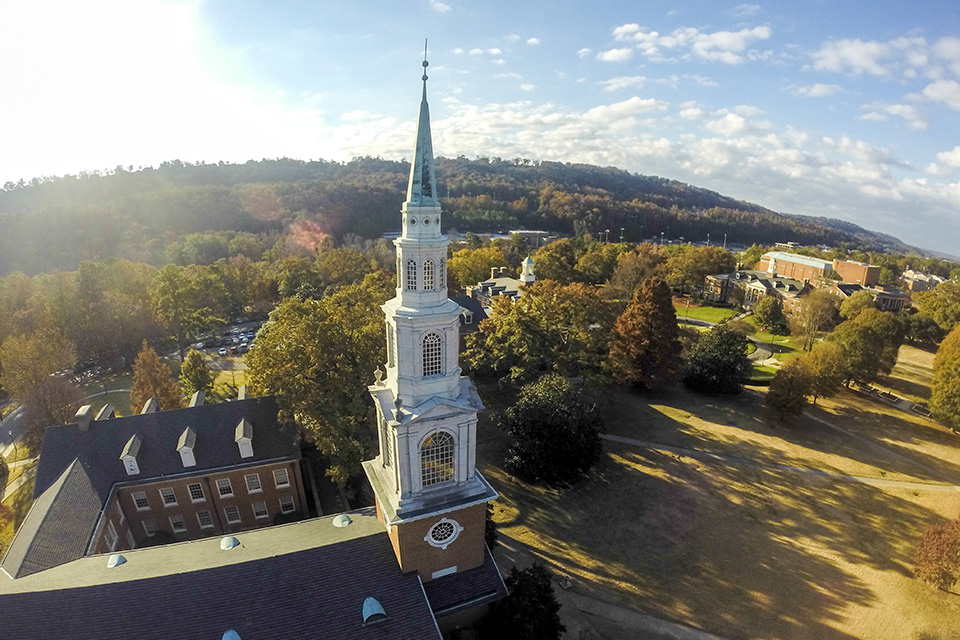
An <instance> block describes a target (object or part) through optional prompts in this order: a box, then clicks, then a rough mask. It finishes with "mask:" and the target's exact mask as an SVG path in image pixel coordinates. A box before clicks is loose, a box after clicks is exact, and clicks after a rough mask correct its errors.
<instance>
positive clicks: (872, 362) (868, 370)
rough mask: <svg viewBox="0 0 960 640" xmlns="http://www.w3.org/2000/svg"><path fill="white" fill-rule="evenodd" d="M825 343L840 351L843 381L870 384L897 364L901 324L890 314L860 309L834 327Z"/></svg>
mask: <svg viewBox="0 0 960 640" xmlns="http://www.w3.org/2000/svg"><path fill="white" fill-rule="evenodd" d="M829 341H830V342H833V343H835V344H836V345H837V346H838V347H839V348H840V354H841V356H842V357H843V361H844V367H845V369H846V379H848V380H853V381H855V382H857V383H858V384H870V383H872V382H876V380H877V378H878V377H879V376H880V375H886V374H888V373H890V372H891V371H893V367H894V366H895V365H896V364H897V355H898V354H899V351H900V345H901V344H902V343H903V325H901V324H900V322H899V321H898V320H897V318H896V316H894V315H893V314H892V313H888V312H886V311H880V310H878V309H864V310H863V311H861V312H860V315H858V316H857V317H856V318H854V319H853V320H848V321H847V322H844V323H842V324H841V325H840V326H839V327H837V329H836V330H835V331H834V332H833V333H831V334H830V337H829Z"/></svg>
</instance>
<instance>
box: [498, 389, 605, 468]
mask: <svg viewBox="0 0 960 640" xmlns="http://www.w3.org/2000/svg"><path fill="white" fill-rule="evenodd" d="M493 422H494V424H496V426H498V427H499V428H501V429H503V430H504V431H506V432H507V433H508V434H510V439H511V444H510V450H509V452H508V453H507V460H506V467H507V471H509V472H510V473H511V474H513V475H514V476H516V477H518V478H520V479H522V480H526V481H528V482H536V483H543V484H547V485H552V486H563V485H568V484H570V483H572V482H575V481H576V480H578V479H579V478H580V477H581V476H582V475H583V474H584V473H586V472H587V471H589V469H590V467H592V466H593V465H594V464H595V463H596V462H597V460H599V459H600V454H601V453H602V451H603V445H602V443H601V440H600V433H601V432H602V431H603V424H602V422H601V420H600V416H599V414H598V413H597V410H596V407H594V406H593V405H587V404H585V403H584V402H583V401H582V400H581V399H580V396H579V394H578V393H577V392H576V390H575V389H574V388H573V385H571V384H570V383H569V382H568V381H567V380H566V379H565V378H564V377H563V376H561V375H559V374H556V373H551V374H547V375H544V376H543V377H541V378H540V379H539V380H537V381H536V382H532V383H530V384H528V385H525V386H524V387H522V388H521V389H520V393H519V395H518V396H517V401H516V402H515V403H514V404H513V405H511V406H510V407H508V408H507V409H506V410H505V411H504V412H503V414H502V415H495V416H494V417H493Z"/></svg>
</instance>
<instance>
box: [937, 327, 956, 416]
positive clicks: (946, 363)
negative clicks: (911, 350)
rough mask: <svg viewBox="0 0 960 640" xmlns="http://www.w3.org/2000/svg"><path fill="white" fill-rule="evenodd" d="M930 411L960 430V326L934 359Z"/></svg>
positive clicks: (945, 341) (941, 344) (942, 345)
mask: <svg viewBox="0 0 960 640" xmlns="http://www.w3.org/2000/svg"><path fill="white" fill-rule="evenodd" d="M930 410H931V411H932V412H933V415H934V416H936V418H937V419H938V420H940V421H941V422H943V423H944V424H945V425H947V426H948V427H951V428H952V429H954V430H960V326H958V327H957V328H956V329H954V330H953V331H951V332H950V335H948V336H947V337H946V338H944V339H943V342H941V343H940V348H939V349H937V355H936V357H935V358H934V359H933V385H932V387H931V389H930Z"/></svg>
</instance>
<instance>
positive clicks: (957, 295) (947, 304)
mask: <svg viewBox="0 0 960 640" xmlns="http://www.w3.org/2000/svg"><path fill="white" fill-rule="evenodd" d="M914 304H916V306H917V307H918V308H919V309H920V313H922V314H924V315H928V316H930V317H931V318H933V319H934V320H936V322H937V324H938V325H940V328H942V329H943V330H944V331H953V328H954V327H956V326H957V325H958V324H960V281H956V280H947V281H945V282H941V283H940V284H938V285H937V286H936V287H934V288H933V289H931V290H930V291H921V292H919V293H917V294H915V295H914Z"/></svg>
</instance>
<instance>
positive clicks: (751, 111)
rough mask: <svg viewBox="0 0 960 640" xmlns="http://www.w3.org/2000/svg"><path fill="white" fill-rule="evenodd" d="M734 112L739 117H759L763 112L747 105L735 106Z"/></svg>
mask: <svg viewBox="0 0 960 640" xmlns="http://www.w3.org/2000/svg"><path fill="white" fill-rule="evenodd" d="M733 110H734V112H736V113H739V114H740V115H741V116H759V115H763V110H762V109H759V108H757V107H754V106H752V105H749V104H741V105H737V106H736V107H734V108H733Z"/></svg>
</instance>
